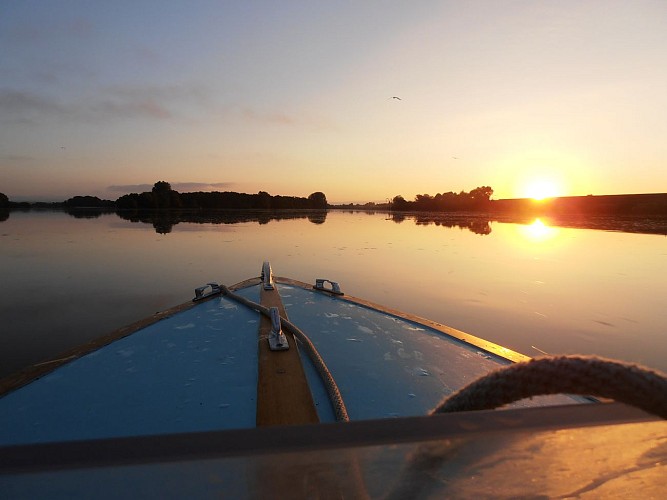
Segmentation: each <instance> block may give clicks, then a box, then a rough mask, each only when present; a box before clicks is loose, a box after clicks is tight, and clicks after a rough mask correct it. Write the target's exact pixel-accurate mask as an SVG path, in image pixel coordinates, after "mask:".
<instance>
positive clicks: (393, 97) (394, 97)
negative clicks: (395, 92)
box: [392, 96, 403, 101]
mask: <svg viewBox="0 0 667 500" xmlns="http://www.w3.org/2000/svg"><path fill="white" fill-rule="evenodd" d="M392 99H398V100H399V101H402V100H403V99H401V98H400V97H396V96H392Z"/></svg>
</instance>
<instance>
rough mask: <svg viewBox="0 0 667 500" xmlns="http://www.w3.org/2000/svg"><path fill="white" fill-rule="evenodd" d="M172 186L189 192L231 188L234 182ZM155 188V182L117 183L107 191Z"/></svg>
mask: <svg viewBox="0 0 667 500" xmlns="http://www.w3.org/2000/svg"><path fill="white" fill-rule="evenodd" d="M170 184H171V188H172V189H174V190H176V191H179V192H183V193H187V192H192V191H215V190H218V189H229V188H230V187H232V186H234V183H233V182H210V183H207V182H171V183H170ZM151 189H153V184H115V185H112V186H109V187H107V191H112V192H114V193H143V192H144V191H150V190H151Z"/></svg>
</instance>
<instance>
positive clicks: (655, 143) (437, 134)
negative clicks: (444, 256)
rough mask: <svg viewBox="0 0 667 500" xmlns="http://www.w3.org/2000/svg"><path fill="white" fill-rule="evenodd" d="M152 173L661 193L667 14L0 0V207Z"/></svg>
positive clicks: (338, 183)
mask: <svg viewBox="0 0 667 500" xmlns="http://www.w3.org/2000/svg"><path fill="white" fill-rule="evenodd" d="M393 96H397V97H400V100H398V99H393V98H392V97H393ZM158 180H166V181H169V182H171V183H172V186H173V187H174V188H176V189H178V190H179V191H188V190H200V189H201V190H208V189H212V190H221V191H222V190H231V191H240V192H249V193H255V192H257V191H259V190H265V191H268V192H269V193H271V194H274V195H275V194H284V195H298V196H307V195H308V194H310V193H312V192H314V191H323V192H324V193H326V195H327V198H328V199H329V201H330V202H344V201H361V202H365V201H371V200H372V201H384V200H385V199H386V198H389V197H393V196H394V195H397V194H401V195H403V196H404V197H405V198H406V199H413V197H414V196H415V195H416V194H418V193H428V194H433V195H434V194H436V193H438V192H446V191H461V190H465V191H469V190H471V189H474V188H475V187H477V186H481V185H490V186H491V187H493V188H494V190H495V194H494V198H510V197H520V196H524V195H526V194H529V193H528V192H527V191H526V190H527V186H528V185H529V184H532V183H534V182H540V181H542V182H545V183H551V185H552V186H553V187H552V189H554V190H556V191H555V192H554V193H553V194H562V195H567V194H571V195H585V194H589V193H593V194H616V193H640V192H667V1H665V0H654V1H649V0H623V1H621V0H599V1H598V0H576V1H570V0H554V1H528V0H525V1H524V0H507V1H503V0H489V1H476V0H465V1H464V0H461V1H444V0H440V1H416V2H408V1H400V2H399V1H382V2H380V1H377V2H374V1H359V2H351V1H340V2H335V1H327V2H324V1H321V2H320V1H313V0H308V1H283V2H280V1H252V0H247V1H238V2H233V1H221V0H216V1H213V0H211V1H187V2H186V1H180V2H176V1H165V0H155V1H140V0H132V1H124V0H115V1H109V2H91V1H69V0H62V1H58V2H55V1H47V0H37V1H29V0H3V1H2V2H0V192H4V193H5V194H7V195H8V196H9V198H10V199H12V200H21V199H28V200H38V199H51V200H63V199H65V198H68V197H70V196H73V195H77V194H92V195H97V196H100V197H103V198H108V199H115V198H117V197H118V196H120V195H122V194H125V193H128V192H132V191H142V190H145V189H149V188H150V186H152V184H153V183H154V182H156V181H158Z"/></svg>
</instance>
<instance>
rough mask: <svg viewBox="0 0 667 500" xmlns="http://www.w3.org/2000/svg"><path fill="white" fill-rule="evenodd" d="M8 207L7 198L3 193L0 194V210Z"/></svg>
mask: <svg viewBox="0 0 667 500" xmlns="http://www.w3.org/2000/svg"><path fill="white" fill-rule="evenodd" d="M7 207H9V198H7V195H6V194H5V193H0V208H7Z"/></svg>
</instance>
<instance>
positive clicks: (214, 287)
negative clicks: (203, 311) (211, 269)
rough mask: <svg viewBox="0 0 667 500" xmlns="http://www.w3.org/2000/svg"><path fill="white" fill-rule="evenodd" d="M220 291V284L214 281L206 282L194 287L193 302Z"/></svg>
mask: <svg viewBox="0 0 667 500" xmlns="http://www.w3.org/2000/svg"><path fill="white" fill-rule="evenodd" d="M209 288H210V289H211V291H210V292H206V290H208V289H209ZM221 292H222V290H221V289H220V285H218V284H217V283H215V282H211V283H207V284H205V285H204V286H200V287H197V288H195V298H194V299H192V301H193V302H197V301H198V300H203V299H206V298H208V297H212V296H213V295H218V294H220V293H221Z"/></svg>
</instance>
